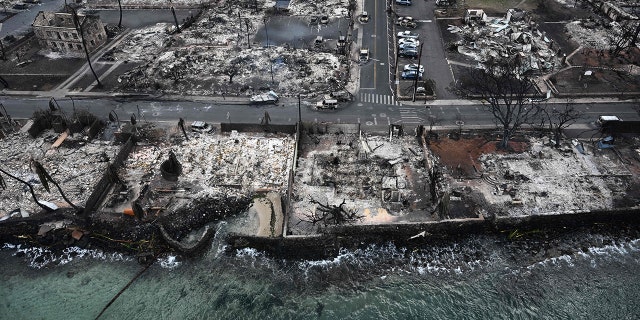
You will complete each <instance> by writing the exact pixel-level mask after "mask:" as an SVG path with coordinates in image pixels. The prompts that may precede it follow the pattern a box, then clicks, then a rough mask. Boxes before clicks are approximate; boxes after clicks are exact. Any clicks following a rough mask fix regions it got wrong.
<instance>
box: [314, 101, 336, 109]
mask: <svg viewBox="0 0 640 320" xmlns="http://www.w3.org/2000/svg"><path fill="white" fill-rule="evenodd" d="M316 107H317V108H318V109H336V108H338V100H335V99H324V100H322V101H318V104H317V105H316Z"/></svg>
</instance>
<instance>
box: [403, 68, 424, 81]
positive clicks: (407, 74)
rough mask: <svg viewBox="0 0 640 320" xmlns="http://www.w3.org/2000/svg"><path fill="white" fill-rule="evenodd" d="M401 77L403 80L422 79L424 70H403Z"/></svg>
mask: <svg viewBox="0 0 640 320" xmlns="http://www.w3.org/2000/svg"><path fill="white" fill-rule="evenodd" d="M400 78H401V79H402V80H415V79H418V80H422V72H418V71H417V70H409V71H403V72H402V74H401V75H400Z"/></svg>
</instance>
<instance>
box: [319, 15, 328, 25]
mask: <svg viewBox="0 0 640 320" xmlns="http://www.w3.org/2000/svg"><path fill="white" fill-rule="evenodd" d="M320 23H322V24H327V23H329V17H327V16H322V17H320Z"/></svg>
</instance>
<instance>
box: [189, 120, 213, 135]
mask: <svg viewBox="0 0 640 320" xmlns="http://www.w3.org/2000/svg"><path fill="white" fill-rule="evenodd" d="M191 131H194V132H200V133H209V132H211V131H213V126H212V125H210V124H208V123H206V122H204V121H194V122H193V123H191Z"/></svg>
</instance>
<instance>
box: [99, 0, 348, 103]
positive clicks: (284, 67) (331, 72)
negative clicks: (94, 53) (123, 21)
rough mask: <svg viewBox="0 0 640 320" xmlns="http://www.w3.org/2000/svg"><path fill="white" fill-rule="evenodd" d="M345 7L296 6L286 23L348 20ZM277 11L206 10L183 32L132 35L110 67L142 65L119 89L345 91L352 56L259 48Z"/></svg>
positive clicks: (160, 29) (168, 27) (159, 29)
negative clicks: (313, 17)
mask: <svg viewBox="0 0 640 320" xmlns="http://www.w3.org/2000/svg"><path fill="white" fill-rule="evenodd" d="M347 4H348V1H346V0H339V1H327V2H326V3H325V4H323V6H316V4H315V3H314V2H306V1H305V2H303V1H299V2H295V1H294V2H292V3H291V4H290V5H289V7H288V12H289V13H290V16H286V19H302V18H300V17H301V15H305V16H306V15H315V14H317V15H328V17H329V18H330V19H339V18H342V17H346V16H347V15H346V14H345V12H346V10H347V9H346V8H347ZM273 5H274V3H271V2H269V3H266V2H265V3H262V2H258V6H259V8H260V10H258V11H256V10H252V6H251V5H250V6H249V7H247V8H244V7H242V6H239V5H231V4H227V5H224V6H220V7H215V8H210V9H205V10H204V11H203V12H202V14H200V15H198V16H195V17H194V21H193V23H191V25H190V26H189V27H187V28H184V29H183V30H181V32H179V33H176V32H175V26H174V25H173V24H170V23H159V24H157V25H156V26H152V27H148V28H143V29H137V30H132V31H131V33H130V34H129V35H127V37H126V38H125V40H123V41H122V42H121V43H120V44H119V45H118V46H116V47H115V48H114V49H113V50H112V51H110V52H108V53H107V54H106V55H105V59H108V60H112V61H122V62H133V63H134V65H136V67H134V68H133V69H131V70H129V71H126V72H125V73H123V74H122V75H120V76H119V77H118V83H119V84H118V89H117V90H120V91H142V92H154V93H155V92H164V93H169V94H172V93H173V94H189V95H226V94H228V95H243V96H251V95H254V94H256V93H259V92H261V91H263V90H264V89H265V88H269V89H271V90H274V91H276V92H278V93H279V94H282V95H284V96H287V95H297V94H299V93H302V94H303V95H304V94H310V95H315V94H321V93H328V92H331V91H337V90H340V89H344V87H345V86H346V85H347V78H348V74H349V72H348V69H349V60H348V58H347V57H345V56H342V55H338V54H337V53H336V52H320V50H314V49H313V48H312V46H311V45H310V44H309V46H303V47H293V46H291V45H286V44H285V45H279V46H271V45H263V44H261V43H256V42H255V41H256V40H255V39H254V38H255V37H256V35H257V34H261V35H262V34H265V30H264V28H265V27H264V23H265V21H266V19H271V18H273V17H270V16H269V15H270V13H268V11H269V10H273ZM263 8H266V9H263ZM325 11H327V12H325ZM336 13H338V14H336ZM276 17H279V16H276ZM304 23H308V22H307V21H306V20H305V22H304ZM316 27H317V28H322V26H321V25H318V26H316ZM336 37H337V35H336ZM230 57H232V58H230Z"/></svg>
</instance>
